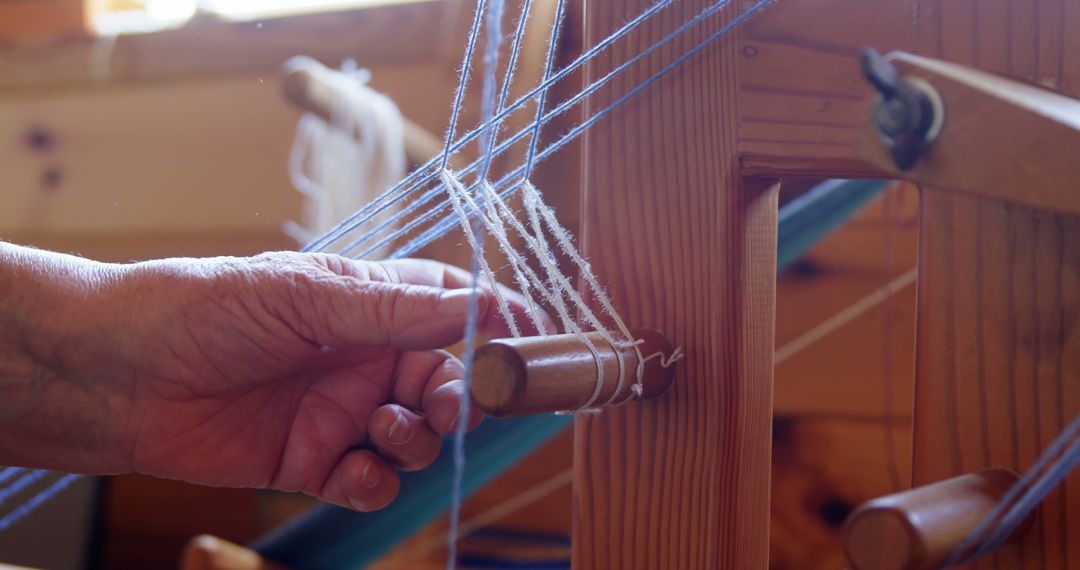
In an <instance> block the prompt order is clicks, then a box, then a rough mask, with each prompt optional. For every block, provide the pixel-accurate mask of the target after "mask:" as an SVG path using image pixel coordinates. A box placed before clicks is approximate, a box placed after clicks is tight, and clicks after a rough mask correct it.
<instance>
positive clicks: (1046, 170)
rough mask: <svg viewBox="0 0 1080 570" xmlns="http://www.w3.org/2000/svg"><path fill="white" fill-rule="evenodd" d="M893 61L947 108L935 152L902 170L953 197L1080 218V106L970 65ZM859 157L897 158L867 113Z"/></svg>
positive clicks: (900, 57)
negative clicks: (965, 195)
mask: <svg viewBox="0 0 1080 570" xmlns="http://www.w3.org/2000/svg"><path fill="white" fill-rule="evenodd" d="M887 57H888V58H889V60H890V61H891V62H892V63H893V64H894V65H895V66H896V68H897V69H898V70H899V71H900V73H901V74H903V75H904V76H905V77H908V78H918V79H921V80H924V81H926V82H927V83H928V84H930V85H932V86H933V89H934V91H935V92H936V93H937V95H938V96H940V98H941V102H942V105H943V107H944V109H943V112H942V115H943V117H944V127H943V129H942V131H941V134H940V135H939V136H938V137H937V138H936V140H935V141H934V142H933V143H932V145H931V147H930V148H929V149H928V151H927V152H926V153H925V156H923V157H922V158H920V159H919V160H918V161H917V162H916V163H915V164H914V166H913V167H912V168H911V169H910V170H908V171H906V172H904V173H903V175H904V177H905V178H907V179H909V180H913V181H916V182H922V183H929V184H932V185H934V186H937V187H940V188H947V189H948V190H951V191H954V192H966V193H969V194H975V195H979V196H987V197H990V198H994V199H998V200H1005V201H1009V202H1014V203H1017V204H1024V205H1027V206H1033V207H1036V208H1043V209H1046V210H1054V211H1059V212H1070V213H1073V214H1076V213H1080V194H1077V192H1076V179H1077V174H1078V173H1080V169H1078V168H1077V166H1076V157H1077V156H1080V101H1078V100H1076V99H1073V98H1070V97H1066V96H1064V95H1060V94H1058V93H1054V92H1052V91H1050V90H1047V89H1045V88H1041V87H1038V86H1035V85H1031V84H1027V83H1023V82H1019V81H1015V80H1010V79H1006V78H1003V77H1000V76H998V75H994V74H990V73H986V72H983V71H979V70H976V69H972V68H971V67H967V66H963V65H958V64H954V63H949V62H945V61H941V60H938V59H931V58H926V57H920V56H917V55H913V54H909V53H904V52H894V53H891V54H888V56H887ZM864 117H866V118H865V119H864V120H863V121H862V123H861V124H860V127H859V138H858V142H857V143H856V144H857V152H858V154H859V156H860V157H861V158H863V159H865V160H866V161H867V162H870V163H872V164H875V165H877V166H879V167H881V168H882V169H883V170H891V169H892V168H893V167H894V165H893V160H892V158H891V157H890V156H889V153H888V152H887V149H886V148H885V145H883V144H882V143H881V140H880V135H879V134H878V131H877V128H876V127H875V126H874V124H873V121H871V120H870V119H869V118H868V115H864Z"/></svg>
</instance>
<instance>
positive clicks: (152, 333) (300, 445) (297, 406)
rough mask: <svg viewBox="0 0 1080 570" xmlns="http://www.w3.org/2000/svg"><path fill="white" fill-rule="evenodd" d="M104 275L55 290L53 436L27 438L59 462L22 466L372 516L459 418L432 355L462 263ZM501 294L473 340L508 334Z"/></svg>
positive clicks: (450, 375) (144, 270)
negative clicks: (299, 498)
mask: <svg viewBox="0 0 1080 570" xmlns="http://www.w3.org/2000/svg"><path fill="white" fill-rule="evenodd" d="M88 263H92V262H88ZM96 265H97V266H98V267H95V268H94V270H93V271H92V272H91V277H89V278H87V277H86V276H85V275H82V274H80V276H79V277H78V278H77V279H76V281H80V280H81V281H82V282H85V284H84V285H83V287H82V290H79V291H78V292H77V294H70V293H69V294H66V295H65V294H62V293H61V294H54V295H51V296H50V298H49V300H48V302H49V304H50V308H49V310H48V312H47V314H46V317H45V318H44V319H43V320H42V321H40V322H41V326H40V327H39V330H37V332H36V333H35V334H36V340H35V341H34V342H32V343H30V344H31V345H33V346H36V347H38V350H37V351H36V352H37V353H38V356H39V358H37V361H38V362H39V367H38V370H37V372H35V377H36V378H39V379H40V382H39V384H40V385H41V389H42V390H44V392H43V393H48V394H49V396H48V398H47V400H43V401H45V402H46V404H45V405H42V406H39V407H38V409H35V410H31V413H29V417H28V419H29V420H30V422H29V423H30V424H31V425H29V426H25V425H24V426H23V428H30V432H31V433H37V432H41V431H44V432H46V433H48V436H47V437H45V438H42V439H43V441H40V442H33V441H32V442H31V443H32V444H33V443H38V444H41V448H42V449H43V450H45V453H46V454H48V455H49V456H50V457H54V458H55V459H53V460H47V459H44V458H40V459H35V458H34V457H29V458H27V459H26V460H24V463H25V462H27V461H29V462H34V463H38V464H39V465H36V466H51V467H57V468H64V469H68V470H84V471H91V472H128V471H134V472H138V473H145V474H150V475H155V476H160V477H166V478H174V479H182V480H186V481H190V482H195V483H201V484H209V485H219V486H243V487H268V488H274V489H281V490H285V491H303V492H305V493H308V494H311V495H314V496H317V497H319V498H321V499H324V500H326V501H329V502H332V503H336V504H338V505H342V506H346V507H350V508H354V509H359V510H374V509H379V508H382V507H384V506H386V505H387V504H388V503H389V502H390V501H391V500H393V498H394V497H395V496H396V494H397V491H398V486H399V481H398V476H397V474H396V470H395V467H396V468H400V469H403V470H416V469H422V468H424V467H426V466H428V465H430V463H431V462H432V461H433V460H434V458H435V457H436V455H437V454H438V451H439V447H440V437H439V434H443V433H448V432H450V431H452V430H453V429H454V427H455V425H456V421H457V419H458V415H459V414H458V411H459V398H460V397H461V393H462V391H463V390H464V386H463V382H462V380H461V378H462V376H463V373H464V370H463V368H462V364H461V362H459V361H458V360H457V359H456V358H454V357H453V356H451V355H450V354H449V353H447V352H445V351H442V350H437V349H438V348H440V347H445V346H448V345H450V344H453V343H454V342H457V341H458V340H460V339H461V336H462V333H463V330H464V324H465V319H466V315H467V310H468V304H469V295H470V291H469V289H467V287H468V286H469V275H468V274H467V273H466V272H464V271H462V270H460V269H457V268H454V267H450V266H446V265H443V264H439V263H436V262H430V261H419V260H402V261H393V262H383V263H371V262H358V261H351V260H347V259H344V258H341V257H337V256H332V255H322V254H295V253H274V254H265V255H261V256H258V257H255V258H214V259H182V260H163V261H156V262H148V263H141V264H134V265H125V266H116V265H111V266H103V265H102V264H96ZM503 292H504V294H505V295H506V297H507V299H508V300H509V301H510V302H511V306H512V309H513V310H514V311H515V312H516V313H518V314H519V316H520V317H522V318H519V321H521V322H522V323H525V322H527V319H525V318H524V310H525V309H524V304H523V302H522V300H521V298H520V297H519V296H518V295H517V294H515V293H512V292H510V291H505V290H504V291H503ZM492 296H493V295H492V292H491V291H490V289H487V290H485V291H484V292H483V293H482V294H481V295H480V296H479V311H480V312H479V314H480V321H479V322H480V330H481V332H482V333H484V334H488V335H504V334H506V332H507V331H506V325H505V323H504V322H503V321H502V320H501V319H500V318H498V317H497V311H496V310H495V309H494V307H495V303H494V301H493V300H492V299H491V297H492ZM31 408H33V406H29V407H28V408H27V409H28V410H30V409H31ZM469 418H470V419H469V423H470V428H471V427H474V426H475V425H476V424H477V423H478V422H479V420H480V415H479V413H478V412H477V411H476V410H470V411H469ZM73 420H74V424H73ZM72 424H73V425H72ZM49 425H52V426H53V427H52V428H48V427H47V426H49ZM64 426H68V427H66V428H64ZM35 428H36V429H35ZM42 428H46V429H42ZM50 429H51V430H52V433H49V431H50ZM57 430H60V431H63V432H64V434H66V435H64V434H61V433H57ZM32 437H37V436H32ZM5 447H7V446H5V445H3V442H0V450H4V448H5ZM49 449H53V450H54V453H51V454H50V453H49V452H48V450H49ZM0 460H2V459H0ZM50 462H51V463H53V464H52V465H47V464H48V463H50ZM65 462H68V463H71V464H65Z"/></svg>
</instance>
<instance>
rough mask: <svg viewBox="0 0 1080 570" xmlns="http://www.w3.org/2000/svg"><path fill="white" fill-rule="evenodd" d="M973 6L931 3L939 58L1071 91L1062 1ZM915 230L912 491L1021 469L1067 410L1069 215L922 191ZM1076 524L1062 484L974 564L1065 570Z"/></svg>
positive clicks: (1077, 264) (1071, 411) (1073, 284)
mask: <svg viewBox="0 0 1080 570" xmlns="http://www.w3.org/2000/svg"><path fill="white" fill-rule="evenodd" d="M979 8H980V6H979V3H972V4H969V3H956V4H950V3H945V4H939V5H938V7H937V9H938V10H939V12H938V13H937V15H936V17H937V19H938V21H939V22H940V26H941V29H942V30H943V32H942V34H941V35H940V37H939V43H938V46H937V49H938V51H939V56H940V57H941V58H943V59H946V60H948V61H954V62H956V63H960V64H965V65H973V66H976V67H979V68H982V69H986V70H989V71H994V72H998V73H1001V74H1005V75H1009V76H1013V77H1018V78H1023V79H1027V80H1029V81H1033V82H1038V83H1040V84H1043V85H1044V86H1047V87H1050V88H1053V89H1056V90H1060V91H1064V92H1065V93H1067V94H1069V95H1071V96H1072V97H1076V96H1077V95H1078V94H1080V91H1078V89H1080V83H1078V81H1077V80H1078V78H1080V66H1078V65H1077V60H1076V59H1075V58H1073V57H1072V55H1073V54H1075V53H1076V51H1075V49H1072V47H1071V46H1075V42H1076V41H1077V40H1076V38H1077V37H1078V36H1077V34H1076V32H1078V31H1080V27H1078V25H1077V24H1078V22H1080V20H1077V19H1076V17H1075V16H1076V13H1077V4H1076V3H1075V2H1072V1H1069V0H1055V1H1046V2H1037V3H1035V2H1018V1H1013V2H1009V3H1001V6H1000V7H995V8H993V9H990V8H988V7H986V6H984V7H983V9H982V10H980V9H979ZM972 23H974V24H975V26H971V24H972ZM958 29H960V30H963V31H964V32H963V33H959V32H953V33H950V32H948V31H953V30H958ZM1001 136H1003V137H1008V136H1009V135H1008V133H1001ZM1031 183H1032V184H1039V182H1038V181H1037V180H1032V181H1031ZM921 219H922V235H921V237H920V246H919V257H920V261H919V263H920V268H919V293H918V297H919V302H918V325H917V327H918V340H917V355H918V356H917V362H916V394H915V417H914V430H915V432H914V437H915V446H914V462H913V467H914V473H913V475H914V483H915V484H916V485H921V484H926V483H930V482H933V481H938V480H941V479H945V478H948V477H952V476H955V475H959V474H963V473H968V472H971V471H975V470H977V469H980V468H983V467H987V466H1000V467H1008V468H1012V469H1015V470H1018V471H1023V470H1025V469H1027V467H1028V466H1030V465H1031V463H1032V462H1033V461H1034V460H1035V459H1036V458H1037V457H1038V455H1039V453H1040V452H1041V451H1042V450H1043V449H1044V448H1045V447H1046V446H1047V445H1049V443H1050V442H1051V441H1052V440H1053V438H1054V437H1055V436H1056V435H1057V434H1058V433H1059V432H1060V431H1061V430H1062V429H1063V428H1064V426H1065V424H1067V423H1068V422H1069V421H1070V420H1071V419H1072V418H1073V417H1075V416H1076V414H1077V413H1080V324H1078V323H1080V320H1078V319H1080V217H1078V216H1072V215H1063V214H1055V213H1052V212H1049V211H1042V210H1038V209H1034V208H1028V207H1023V206H1017V205H1011V204H1007V203H1003V202H1000V201H997V200H993V199H990V198H982V197H972V196H963V195H956V194H950V193H945V192H941V191H937V190H934V189H931V188H927V189H925V191H924V192H923V207H922V214H921ZM1078 521H1080V477H1076V476H1073V477H1070V478H1069V479H1067V480H1066V482H1065V484H1064V485H1063V487H1062V488H1061V489H1058V490H1057V491H1055V492H1054V493H1052V494H1051V495H1050V496H1049V497H1048V498H1047V500H1046V501H1045V502H1044V503H1043V505H1042V507H1040V510H1039V512H1038V514H1037V517H1036V519H1035V524H1034V525H1033V526H1032V529H1031V531H1030V532H1028V533H1027V534H1026V535H1025V536H1024V538H1023V539H1022V540H1021V541H1020V542H1019V543H1017V544H1012V545H1007V546H1004V547H1002V548H1001V549H999V550H998V551H997V552H996V553H994V554H993V555H992V556H991V557H990V558H988V559H987V560H985V561H982V562H979V563H976V564H974V565H973V567H975V568H986V569H989V568H1000V569H1006V568H1008V569H1015V568H1040V569H1046V570H1058V569H1065V568H1074V567H1076V565H1077V564H1080V542H1078V541H1077V540H1076V534H1075V533H1076V528H1077V525H1078V524H1080V523H1078Z"/></svg>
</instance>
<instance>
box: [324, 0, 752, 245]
mask: <svg viewBox="0 0 1080 570" xmlns="http://www.w3.org/2000/svg"><path fill="white" fill-rule="evenodd" d="M770 1H771V0H764V1H763V2H759V4H758V5H755V6H753V7H751V8H750V9H748V10H747V11H746V12H745V13H743V14H742V15H740V16H739V17H738V18H736V19H735V20H733V21H732V22H731V23H729V25H728V26H734V25H737V24H738V23H740V22H741V21H742V20H744V19H745V18H747V17H749V16H750V15H752V14H753V13H754V12H756V11H757V10H758V9H760V8H761V7H763V6H764V4H767V3H768V2H770ZM729 3H730V0H721V1H720V2H717V3H715V4H713V5H712V6H710V7H708V8H706V9H705V10H703V11H702V12H701V13H700V14H698V15H697V16H695V17H694V18H692V19H690V20H688V21H687V22H685V23H684V24H682V25H681V26H679V27H678V28H676V29H675V30H674V31H672V32H671V33H669V34H668V35H666V36H665V37H664V38H662V39H661V40H659V41H657V42H656V43H654V44H653V45H651V46H649V47H648V48H646V49H645V50H644V51H642V52H639V53H638V54H636V55H635V56H634V57H632V58H630V59H629V60H627V61H625V62H623V63H622V64H620V65H619V66H618V67H616V68H615V69H613V70H611V71H610V72H608V73H607V74H606V75H604V76H603V77H601V78H600V79H598V80H596V81H594V82H593V83H591V84H590V85H589V86H588V87H586V88H585V89H583V90H581V91H580V92H579V93H577V94H576V95H574V96H573V97H571V98H569V99H567V100H566V101H563V102H562V103H560V104H559V105H558V106H557V107H556V108H555V109H553V110H552V111H551V112H549V113H547V114H546V115H545V116H544V118H543V122H544V123H547V122H549V121H551V120H552V119H554V118H555V117H557V116H558V115H560V114H562V113H564V112H566V111H568V110H569V109H571V108H572V107H574V106H575V105H577V104H578V103H580V102H581V101H583V100H584V99H585V97H587V96H589V95H591V94H592V93H594V92H596V91H597V90H598V89H600V88H601V87H603V86H604V85H606V84H607V83H608V82H610V81H611V80H612V79H614V78H615V77H616V76H618V75H620V74H621V73H624V72H625V71H626V70H627V69H629V68H630V67H631V66H633V65H634V64H636V63H637V62H639V61H641V60H642V59H643V58H645V57H647V56H648V55H650V54H651V53H653V52H654V51H656V50H658V49H660V48H661V47H663V46H664V45H666V44H667V43H669V42H671V41H672V40H674V39H675V38H677V37H678V36H679V35H681V34H683V33H685V32H686V30H688V29H690V28H692V27H694V26H695V25H697V24H698V23H700V22H701V21H703V20H704V19H706V18H708V17H709V16H712V15H713V14H715V13H717V12H718V11H720V10H721V9H723V8H724V7H725V6H727V5H728V4H729ZM729 29H730V27H725V29H722V30H721V31H720V32H719V34H720V35H723V33H724V32H726V31H727V30H729ZM716 37H719V36H718V35H717V36H716ZM716 37H710V38H708V39H706V40H705V41H704V42H702V43H700V44H698V46H697V47H695V48H694V50H696V51H694V53H696V52H697V51H700V49H703V48H704V47H705V46H706V45H707V44H708V43H711V42H712V41H714V40H715V39H716ZM691 55H693V54H691ZM682 61H684V60H676V62H675V66H677V65H678V64H679V63H681V62H682ZM673 68H674V67H671V69H673ZM671 69H669V68H665V69H664V70H661V72H659V73H657V74H655V75H653V76H652V77H650V78H648V79H646V80H645V81H644V82H643V83H641V84H639V85H638V87H639V88H641V89H644V88H645V87H647V86H648V85H649V84H651V82H653V81H655V80H656V79H659V77H660V76H662V75H665V74H667V73H668V72H669V71H671ZM548 83H550V82H541V85H545V84H548ZM635 93H636V92H635ZM613 107H614V105H612V106H609V108H608V109H605V110H604V111H603V112H604V114H606V113H607V111H610V109H611V108H613ZM594 122H595V121H594ZM534 124H535V123H534ZM590 124H592V123H590ZM530 128H531V126H526V127H525V128H523V129H521V130H520V131H518V132H517V133H515V134H514V135H513V136H511V137H510V138H509V139H508V140H506V141H505V142H503V143H501V144H500V145H498V146H497V147H496V149H495V154H496V155H498V154H501V153H502V152H504V151H505V150H506V149H508V148H510V147H511V146H512V145H513V144H515V143H516V142H518V141H520V140H521V139H523V138H525V136H527V135H528V134H529V132H530ZM565 142H569V141H565ZM565 142H563V143H562V144H565ZM535 159H536V157H533V160H534V161H535ZM478 163H479V159H478V160H477V161H474V162H473V163H472V164H470V165H468V166H467V167H466V168H465V169H464V170H462V171H461V173H460V174H468V173H470V172H472V171H473V170H474V169H475V168H476V166H477V164H478ZM520 173H521V172H518V174H520ZM472 188H473V186H470V189H472ZM439 194H441V187H439V186H436V187H434V188H432V189H431V190H428V191H427V192H425V193H424V194H423V195H421V196H420V198H419V199H418V200H414V201H413V202H411V203H410V204H408V205H406V207H405V208H403V209H402V210H401V211H400V212H398V215H397V216H395V219H391V220H386V221H384V222H382V223H381V224H379V225H377V226H376V227H375V228H373V229H371V230H369V231H368V232H366V233H365V234H364V235H362V236H360V237H358V238H356V239H355V240H353V241H352V242H351V243H349V244H348V245H347V246H346V247H344V248H342V249H341V250H340V251H339V252H338V253H339V254H340V255H351V254H352V252H353V251H354V250H355V249H356V248H357V247H359V246H360V245H363V244H364V243H365V242H367V241H369V240H370V239H372V238H373V237H374V236H376V235H378V234H379V233H381V232H382V231H383V230H385V229H386V228H387V227H389V226H391V225H392V224H394V223H395V222H396V221H397V220H399V219H401V218H402V217H404V216H407V215H408V214H410V213H412V212H414V211H416V210H417V209H419V208H420V207H421V206H423V205H424V204H426V203H428V202H430V201H431V200H432V199H433V198H435V197H436V196H438V195H439ZM447 206H448V202H446V201H445V200H444V201H443V202H440V203H439V204H436V205H435V206H433V210H434V211H432V210H429V211H428V212H426V213H424V214H421V215H420V216H418V217H416V218H414V219H412V220H410V221H409V222H407V223H406V224H405V225H404V226H402V227H401V228H398V229H397V230H396V231H394V232H393V233H391V234H389V235H387V236H385V237H383V238H382V239H380V240H379V241H378V242H376V243H375V244H374V245H371V246H369V247H368V248H367V249H365V250H364V251H363V252H361V253H360V254H359V255H358V256H357V257H361V258H362V257H365V256H367V255H369V254H370V253H372V252H374V251H378V250H379V249H381V248H382V247H383V246H385V245H387V244H389V243H392V242H394V241H396V240H397V239H398V238H400V237H402V236H404V235H406V234H408V233H409V232H411V231H412V230H413V229H415V228H416V227H417V226H419V225H420V224H422V223H423V222H425V221H427V220H430V219H431V218H433V217H435V216H436V215H437V214H438V212H439V211H441V210H444V209H446V208H447ZM451 227H452V225H451ZM440 235H441V234H440ZM416 239H426V238H425V236H424V234H421V235H420V236H418V237H417V238H416ZM430 241H431V240H430V239H428V240H427V241H425V243H430ZM405 247H406V248H407V247H409V244H406V246H405ZM413 251H415V249H414V250H413Z"/></svg>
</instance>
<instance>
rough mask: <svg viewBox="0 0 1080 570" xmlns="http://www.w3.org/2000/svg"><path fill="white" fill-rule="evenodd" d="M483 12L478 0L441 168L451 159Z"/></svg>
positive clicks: (447, 131)
mask: <svg viewBox="0 0 1080 570" xmlns="http://www.w3.org/2000/svg"><path fill="white" fill-rule="evenodd" d="M483 12H484V0H476V15H475V16H474V17H473V23H472V31H470V32H469V40H468V42H467V43H466V44H465V58H464V60H463V61H462V62H461V78H460V79H459V80H458V86H457V93H455V94H454V104H453V105H452V106H451V107H450V126H449V127H448V128H447V129H446V139H445V142H444V143H443V153H442V160H441V161H440V162H439V169H440V170H442V169H444V168H446V164H447V163H448V162H449V161H450V154H451V152H450V142H451V141H453V140H454V134H455V131H456V130H457V122H458V117H459V116H460V115H461V105H462V102H463V100H464V99H465V88H466V87H468V85H469V72H470V71H471V70H472V57H473V51H474V50H475V49H476V40H477V38H478V37H479V36H480V20H481V15H482V14H483Z"/></svg>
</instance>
